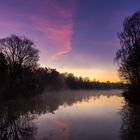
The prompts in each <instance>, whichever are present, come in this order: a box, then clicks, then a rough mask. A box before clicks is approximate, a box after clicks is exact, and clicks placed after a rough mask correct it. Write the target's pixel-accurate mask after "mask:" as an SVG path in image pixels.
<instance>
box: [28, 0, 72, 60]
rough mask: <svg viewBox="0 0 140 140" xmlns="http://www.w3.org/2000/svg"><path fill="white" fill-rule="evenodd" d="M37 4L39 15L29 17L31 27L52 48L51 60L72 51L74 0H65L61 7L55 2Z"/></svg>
mask: <svg viewBox="0 0 140 140" xmlns="http://www.w3.org/2000/svg"><path fill="white" fill-rule="evenodd" d="M38 4H39V12H40V13H39V14H37V15H34V16H32V17H31V21H32V24H33V27H34V28H35V29H36V30H38V31H40V32H42V33H43V34H44V38H45V40H46V42H49V44H50V45H51V46H52V47H53V49H54V55H53V58H54V57H59V56H61V55H64V54H67V53H68V52H70V51H71V49H72V43H71V41H72V34H73V16H74V13H75V3H74V0H67V2H65V3H64V4H65V5H63V6H62V3H60V2H59V1H57V0H54V1H46V2H45V1H44V2H43V3H42V2H41V3H40V2H38ZM50 15H51V16H50Z"/></svg>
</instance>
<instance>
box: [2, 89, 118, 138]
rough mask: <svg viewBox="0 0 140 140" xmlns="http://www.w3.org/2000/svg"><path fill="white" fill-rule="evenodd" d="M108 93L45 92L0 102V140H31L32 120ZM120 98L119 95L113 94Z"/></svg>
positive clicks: (108, 94)
mask: <svg viewBox="0 0 140 140" xmlns="http://www.w3.org/2000/svg"><path fill="white" fill-rule="evenodd" d="M115 93H116V92H113V91H110V93H109V92H107V91H102V92H101V91H96V92H93V91H84V92H83V91H65V92H46V93H44V94H42V95H40V96H36V97H34V98H31V99H30V98H28V99H27V98H18V99H17V100H4V99H1V100H0V139H2V140H33V139H35V135H36V133H37V127H36V126H35V124H34V123H33V120H34V119H36V118H38V116H40V115H42V114H46V113H55V111H56V110H57V109H58V108H59V106H61V105H64V104H67V105H69V106H70V105H72V104H74V103H76V102H82V101H86V100H89V99H90V98H91V97H94V98H93V99H94V100H96V99H97V98H99V97H100V96H101V95H104V96H108V97H110V96H112V95H114V94H115ZM115 95H118V96H120V95H119V94H117V93H116V94H115Z"/></svg>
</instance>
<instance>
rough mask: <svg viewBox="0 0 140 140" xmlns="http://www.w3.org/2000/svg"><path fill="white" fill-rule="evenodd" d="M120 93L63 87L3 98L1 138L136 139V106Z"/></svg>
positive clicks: (137, 136) (0, 107)
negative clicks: (38, 93) (62, 88)
mask: <svg viewBox="0 0 140 140" xmlns="http://www.w3.org/2000/svg"><path fill="white" fill-rule="evenodd" d="M121 93H122V91H121V90H97V91H96V90H94V91H85V90H84V91H82V90H81V91H63V92H52V93H50V92H46V93H44V94H43V95H42V96H37V97H34V98H31V99H18V100H2V101H1V102H0V140H133V139H134V140H139V138H140V137H139V135H140V133H139V132H140V131H139V130H140V128H139V126H140V121H139V118H140V111H139V110H140V109H139V106H135V107H134V106H133V105H131V104H128V103H126V102H125V100H124V98H123V97H122V96H121ZM134 114H135V115H134Z"/></svg>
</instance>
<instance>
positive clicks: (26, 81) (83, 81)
mask: <svg viewBox="0 0 140 140" xmlns="http://www.w3.org/2000/svg"><path fill="white" fill-rule="evenodd" d="M122 88H124V84H123V83H111V82H100V81H96V80H94V81H90V80H89V78H87V77H86V78H82V77H76V76H74V75H73V74H72V73H59V72H58V71H57V70H56V69H51V68H41V67H39V68H37V69H35V70H34V71H28V70H25V71H23V72H22V73H21V74H20V75H19V76H18V77H16V78H15V79H14V78H10V79H8V78H7V79H5V80H3V81H1V91H2V92H3V93H4V94H5V95H8V96H9V94H11V95H10V96H15V95H16V96H17V95H32V94H33V93H34V94H40V93H42V92H43V90H48V91H52V90H56V91H57V90H66V89H77V90H78V89H122ZM27 89H28V90H27ZM25 91H26V92H25ZM11 92H12V93H11Z"/></svg>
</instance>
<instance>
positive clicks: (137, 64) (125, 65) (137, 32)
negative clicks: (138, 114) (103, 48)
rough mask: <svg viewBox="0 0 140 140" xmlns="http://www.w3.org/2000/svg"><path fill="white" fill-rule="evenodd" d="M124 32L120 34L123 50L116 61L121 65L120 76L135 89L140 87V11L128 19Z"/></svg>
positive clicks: (124, 24) (119, 52) (117, 55)
mask: <svg viewBox="0 0 140 140" xmlns="http://www.w3.org/2000/svg"><path fill="white" fill-rule="evenodd" d="M123 28H124V29H123V31H122V32H121V33H119V34H118V37H119V39H120V44H121V49H119V50H118V51H117V53H116V57H115V60H116V61H117V62H118V64H119V72H120V76H121V78H122V79H123V80H125V81H126V82H128V83H130V84H131V85H132V86H133V87H140V11H138V12H136V13H134V14H133V15H132V16H131V17H127V18H126V19H125V20H124V22H123Z"/></svg>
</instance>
